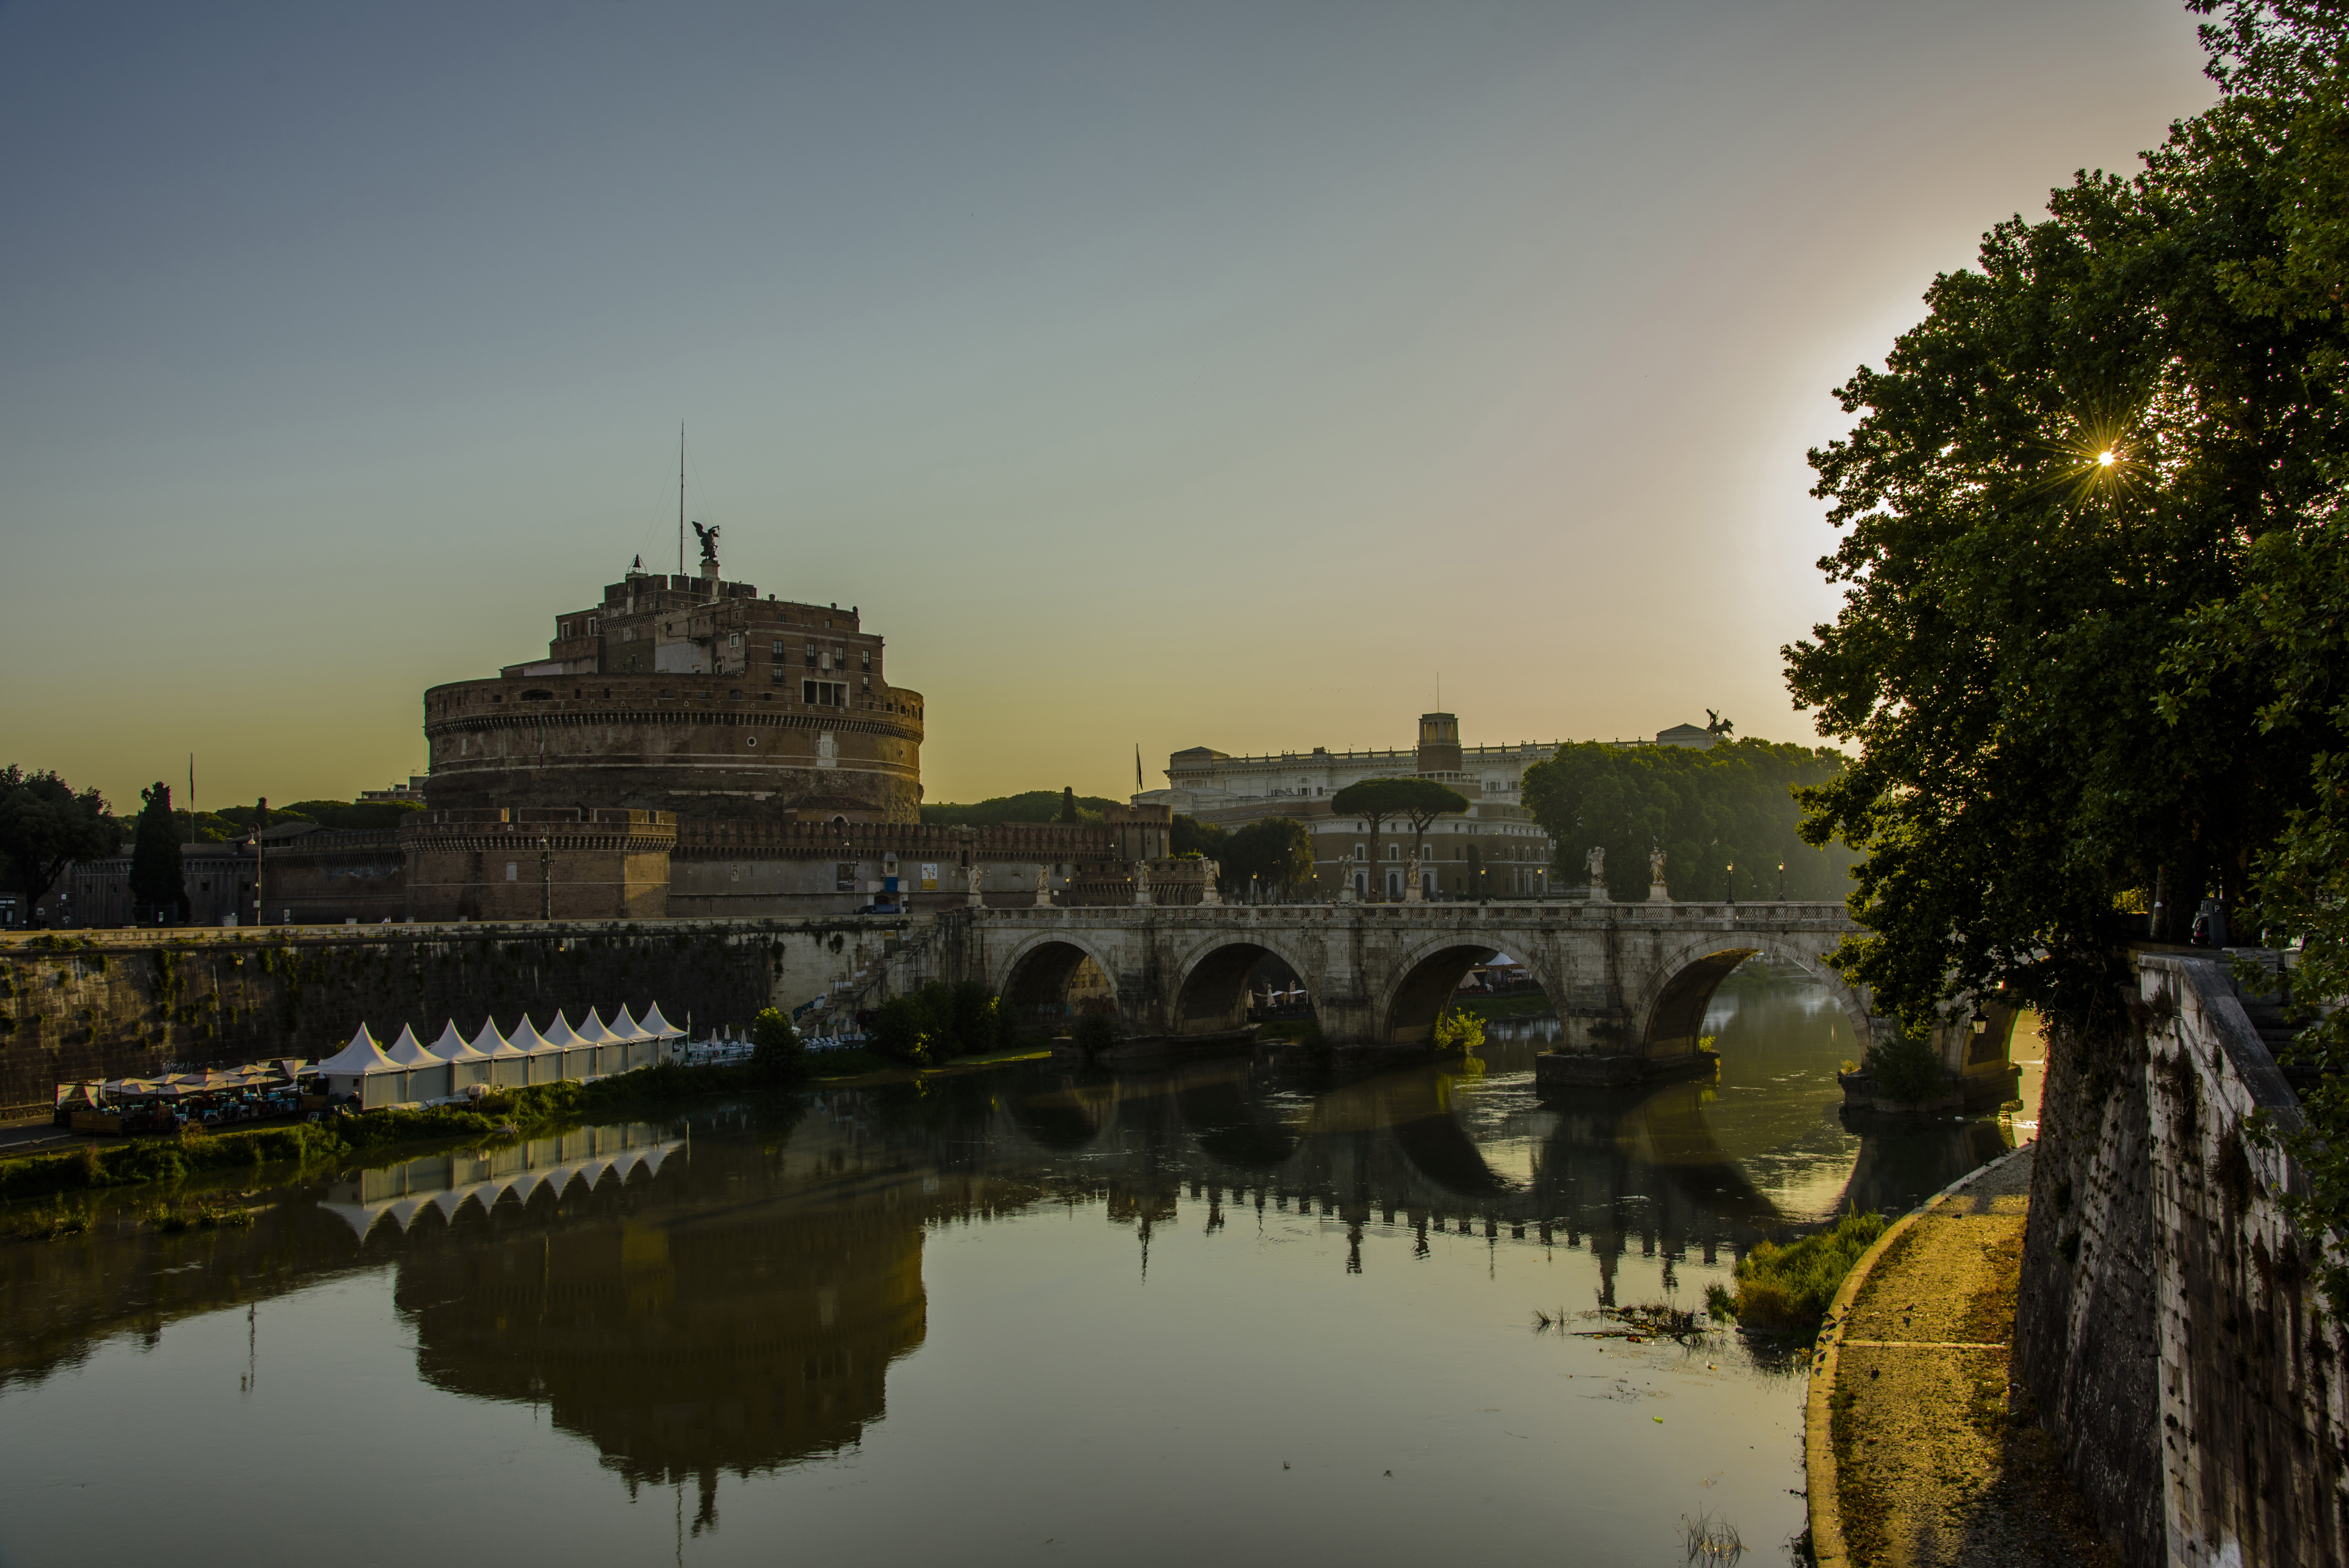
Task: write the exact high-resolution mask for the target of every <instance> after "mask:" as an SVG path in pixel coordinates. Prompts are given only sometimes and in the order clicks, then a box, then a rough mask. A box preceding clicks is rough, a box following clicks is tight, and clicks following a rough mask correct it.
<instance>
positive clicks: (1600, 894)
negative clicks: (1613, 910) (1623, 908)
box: [1589, 882, 1615, 904]
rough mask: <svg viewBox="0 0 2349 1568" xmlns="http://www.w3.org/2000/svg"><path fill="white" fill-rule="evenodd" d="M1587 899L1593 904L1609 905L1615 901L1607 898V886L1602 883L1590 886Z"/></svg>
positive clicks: (1594, 883)
mask: <svg viewBox="0 0 2349 1568" xmlns="http://www.w3.org/2000/svg"><path fill="white" fill-rule="evenodd" d="M1589 899H1590V902H1592V903H1594V904H1611V903H1613V902H1614V901H1615V900H1614V899H1612V898H1609V897H1608V896H1607V884H1606V883H1604V882H1593V883H1592V884H1591V885H1590V894H1589Z"/></svg>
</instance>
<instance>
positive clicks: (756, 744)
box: [424, 561, 922, 822]
mask: <svg viewBox="0 0 2349 1568" xmlns="http://www.w3.org/2000/svg"><path fill="white" fill-rule="evenodd" d="M556 633H557V635H556V637H555V639H554V641H553V642H552V643H551V644H550V645H549V647H548V654H549V657H548V658H547V659H544V660H543V661H540V662H537V663H531V664H519V665H510V666H508V667H507V668H506V669H505V670H502V672H501V673H500V674H499V675H498V676H497V678H496V679H494V680H460V681H454V682H451V683H450V684H448V685H445V686H435V687H433V688H432V689H431V690H429V691H427V692H425V694H424V734H425V739H426V741H427V742H428V743H429V746H430V749H431V764H430V773H429V777H428V779H427V781H426V785H425V788H426V792H427V794H428V797H429V800H430V801H431V804H432V805H433V806H434V807H436V808H440V809H452V808H453V809H460V810H479V809H485V808H490V807H539V806H574V807H576V806H592V807H622V808H627V809H631V810H637V811H663V812H673V813H675V814H676V815H678V816H679V817H681V818H687V819H691V818H704V819H709V818H718V819H731V820H738V821H742V820H747V821H770V822H793V821H830V820H833V819H835V818H837V819H840V820H843V821H848V822H914V821H916V820H918V819H919V816H920V812H919V809H918V808H919V805H920V802H921V796H922V784H921V779H922V768H921V747H922V698H921V694H920V693H919V692H917V691H907V690H905V688H903V687H892V686H890V685H889V684H888V683H887V682H886V681H885V680H884V679H883V678H882V664H883V643H882V639H880V638H878V637H876V636H873V635H871V634H869V633H867V632H865V631H864V630H863V629H862V628H861V626H860V625H859V622H858V618H857V614H856V611H855V610H854V608H853V607H852V608H850V609H848V610H842V609H841V608H839V607H837V606H825V605H808V604H786V603H780V602H778V601H777V600H775V599H773V598H765V599H761V598H760V597H758V595H757V593H756V592H755V590H753V589H752V588H751V587H750V585H749V584H747V583H727V582H721V581H719V577H718V575H717V564H716V563H715V562H714V561H709V562H705V563H704V564H703V575H702V576H700V577H699V578H698V579H696V578H689V577H683V576H651V575H648V574H646V573H642V572H633V571H632V572H630V573H629V574H628V576H627V577H626V580H625V581H623V582H619V583H616V584H613V585H611V586H609V587H606V588H605V590H604V600H603V602H602V603H601V604H600V605H597V606H595V607H593V608H589V609H584V610H579V611H576V612H574V613H571V614H567V615H564V616H560V617H558V618H557V621H556Z"/></svg>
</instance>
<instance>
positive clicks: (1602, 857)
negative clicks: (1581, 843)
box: [1582, 844, 1608, 904]
mask: <svg viewBox="0 0 2349 1568" xmlns="http://www.w3.org/2000/svg"><path fill="white" fill-rule="evenodd" d="M1582 863H1583V864H1584V865H1585V866H1587V867H1589V868H1590V901H1591V902H1592V903H1594V904H1604V903H1606V902H1607V901H1608V900H1607V846H1605V845H1603V844H1594V845H1592V846H1590V847H1589V849H1588V850H1587V851H1586V852H1585V853H1584V855H1583V857H1582Z"/></svg>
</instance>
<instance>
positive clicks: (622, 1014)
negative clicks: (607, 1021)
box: [610, 1007, 652, 1045]
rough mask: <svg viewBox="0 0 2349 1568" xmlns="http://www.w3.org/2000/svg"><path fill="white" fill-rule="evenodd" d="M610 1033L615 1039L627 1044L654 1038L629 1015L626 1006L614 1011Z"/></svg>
mask: <svg viewBox="0 0 2349 1568" xmlns="http://www.w3.org/2000/svg"><path fill="white" fill-rule="evenodd" d="M610 1033H611V1036H612V1038H613V1039H615V1040H617V1041H619V1042H620V1043H621V1044H626V1045H634V1044H638V1043H640V1042H642V1041H646V1040H649V1039H651V1038H652V1036H651V1035H649V1034H647V1033H645V1032H644V1030H643V1028H642V1027H641V1026H640V1025H638V1024H637V1023H636V1020H635V1019H633V1018H631V1017H629V1016H628V1010H627V1009H626V1008H625V1007H621V1008H616V1009H615V1010H614V1011H613V1013H612V1027H611V1030H610Z"/></svg>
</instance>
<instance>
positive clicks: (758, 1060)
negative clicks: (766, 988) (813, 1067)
mask: <svg viewBox="0 0 2349 1568" xmlns="http://www.w3.org/2000/svg"><path fill="white" fill-rule="evenodd" d="M806 1065H807V1042H805V1041H804V1040H802V1039H801V1038H800V1032H799V1030H798V1029H796V1028H794V1027H793V1026H792V1021H791V1020H790V1019H788V1018H786V1017H784V1016H783V1015H782V1013H781V1012H778V1011H777V1010H776V1009H774V1008H771V1007H768V1008H762V1009H761V1010H760V1012H759V1016H758V1017H756V1018H755V1019H752V1020H751V1022H750V1066H751V1069H752V1071H753V1072H755V1073H756V1074H757V1075H758V1076H759V1077H760V1078H761V1080H762V1081H764V1082H767V1083H771V1084H772V1083H781V1082H782V1081H784V1080H786V1079H790V1078H796V1077H798V1076H799V1075H800V1074H801V1072H802V1070H804V1068H805V1067H806Z"/></svg>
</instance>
